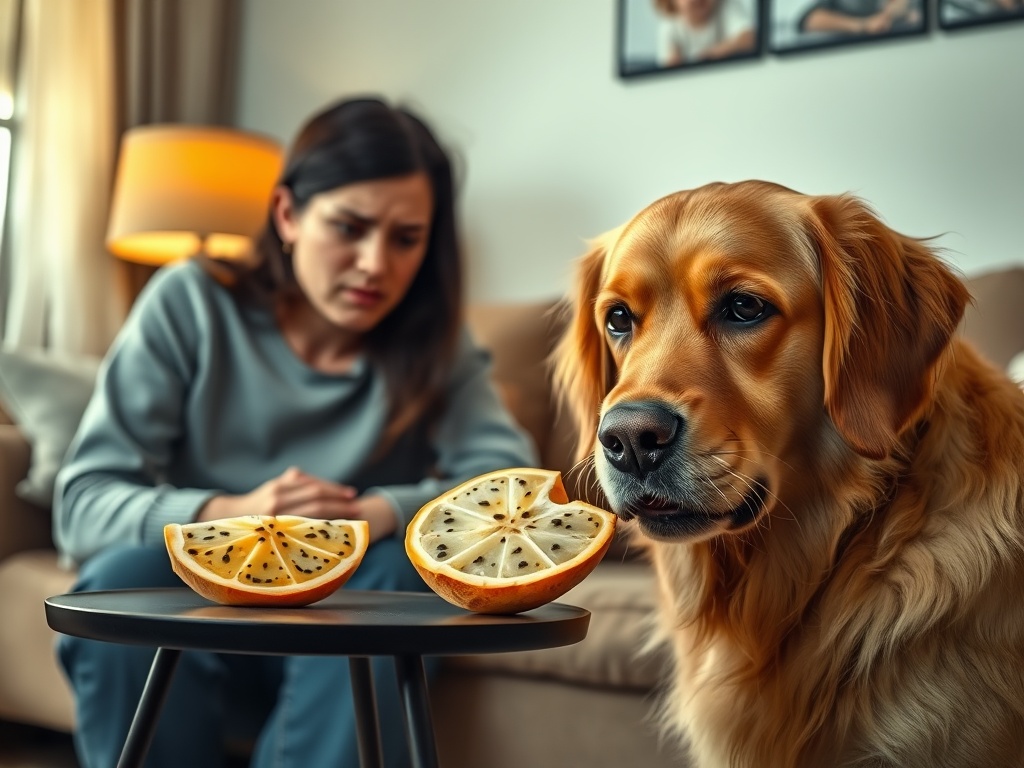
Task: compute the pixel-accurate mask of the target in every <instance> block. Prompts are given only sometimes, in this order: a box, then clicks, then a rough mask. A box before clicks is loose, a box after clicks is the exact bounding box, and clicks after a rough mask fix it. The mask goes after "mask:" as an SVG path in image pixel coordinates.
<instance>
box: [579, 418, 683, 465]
mask: <svg viewBox="0 0 1024 768" xmlns="http://www.w3.org/2000/svg"><path fill="white" fill-rule="evenodd" d="M685 431H686V424H685V422H684V421H683V419H682V418H681V417H680V416H679V415H678V414H675V413H673V412H672V411H670V410H669V409H668V408H666V407H665V406H663V405H661V404H660V403H656V402H653V401H639V402H631V403H622V404H620V405H616V406H614V407H612V408H611V409H610V410H609V411H608V413H606V414H605V415H604V418H603V419H601V425H600V427H599V428H598V430H597V439H598V440H600V441H601V445H602V447H603V448H604V455H605V458H606V459H608V463H609V464H611V465H612V466H613V467H615V469H617V470H619V472H623V473H625V474H628V475H632V476H633V477H635V478H636V479H637V480H640V481H643V479H644V478H645V477H646V476H647V475H648V473H650V472H652V471H653V470H655V469H657V468H658V466H659V465H660V464H661V462H662V461H663V460H664V458H665V456H666V454H667V453H668V452H669V451H670V450H671V449H672V447H673V445H674V444H675V443H676V441H677V440H678V439H679V438H680V436H681V435H682V434H683V433H684V432H685Z"/></svg>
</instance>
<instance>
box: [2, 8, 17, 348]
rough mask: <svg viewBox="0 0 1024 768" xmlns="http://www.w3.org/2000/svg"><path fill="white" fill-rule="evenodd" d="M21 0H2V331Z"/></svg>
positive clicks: (14, 132) (14, 137)
mask: <svg viewBox="0 0 1024 768" xmlns="http://www.w3.org/2000/svg"><path fill="white" fill-rule="evenodd" d="M20 21H21V0H0V255H3V258H0V289H2V290H0V330H2V329H3V318H4V315H6V309H7V307H6V303H7V302H6V293H7V288H6V286H7V283H8V279H7V275H8V274H9V269H10V267H9V266H8V259H7V258H6V242H7V241H6V238H5V237H4V234H5V232H6V230H7V226H6V222H7V208H8V199H9V195H8V193H9V191H10V185H11V182H10V176H11V150H12V149H13V146H14V142H15V141H16V140H17V115H18V110H17V108H16V106H17V105H16V102H15V99H16V90H17V81H18V51H19V45H18V43H19V38H20Z"/></svg>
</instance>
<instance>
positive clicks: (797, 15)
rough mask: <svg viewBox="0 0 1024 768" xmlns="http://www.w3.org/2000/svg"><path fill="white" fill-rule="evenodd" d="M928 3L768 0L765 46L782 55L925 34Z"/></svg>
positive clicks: (918, 0) (917, 0)
mask: <svg viewBox="0 0 1024 768" xmlns="http://www.w3.org/2000/svg"><path fill="white" fill-rule="evenodd" d="M930 8H931V2H930V1H929V0H769V7H768V22H767V24H766V28H767V37H768V49H769V50H770V51H771V52H772V53H773V54H778V55H785V54H789V53H798V52H803V51H811V50H820V49H822V48H835V47H837V46H849V45H861V44H865V43H874V42H878V41H880V40H893V39H895V38H904V37H917V36H919V35H926V34H928V30H929V29H930V26H931V22H930V14H931V10H930ZM815 26H817V27H818V29H815V28H814V27H815ZM808 27H810V28H808ZM828 27H832V29H828Z"/></svg>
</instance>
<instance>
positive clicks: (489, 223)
mask: <svg viewBox="0 0 1024 768" xmlns="http://www.w3.org/2000/svg"><path fill="white" fill-rule="evenodd" d="M244 9H245V16H244V24H243V46H242V61H241V72H240V93H239V107H238V115H237V122H238V123H239V125H241V126H243V127H247V128H252V129H257V130H262V131H266V132H269V133H271V134H274V135H277V136H279V137H281V138H283V139H288V138H290V137H291V135H292V134H293V132H294V131H295V130H296V128H297V126H298V124H299V122H300V121H301V119H302V118H304V117H305V116H306V115H307V114H309V113H310V112H311V111H312V110H314V109H316V108H318V107H320V106H321V105H323V104H325V103H326V102H328V101H330V100H333V99H334V98H336V97H338V96H341V95H343V94H351V93H360V92H379V93H383V94H385V95H387V96H389V97H392V98H399V99H410V98H411V101H412V103H414V104H416V105H418V106H419V107H420V111H421V112H422V113H423V114H424V115H425V116H426V117H427V118H428V119H430V120H431V121H432V123H433V124H434V125H435V126H436V127H437V129H438V130H439V132H440V133H441V134H442V135H443V137H444V138H445V139H446V140H447V141H448V142H449V143H450V144H453V145H454V146H455V147H457V148H458V150H459V151H460V152H461V154H462V155H463V158H464V161H465V165H466V166H467V169H466V179H465V184H464V187H463V189H464V197H463V220H464V229H465V231H466V234H467V238H468V243H469V246H470V256H471V258H472V265H471V281H470V290H471V296H472V297H473V298H475V299H487V300H495V299H507V300H519V299H524V298H539V297H547V296H551V295H554V294H556V293H559V292H561V291H563V290H564V288H565V287H566V285H567V283H568V279H569V271H570V263H571V261H572V259H573V258H575V256H577V255H578V254H579V253H580V252H581V249H582V242H583V239H584V238H587V237H591V236H593V235H596V234H598V233H600V232H602V231H604V230H605V229H609V228H611V227H613V226H616V225H617V224H619V223H621V222H622V221H623V220H625V219H626V218H628V217H629V216H631V215H632V214H633V213H634V212H635V211H636V210H638V209H639V208H641V207H642V206H644V205H645V204H647V203H648V202H650V201H651V200H653V199H655V198H656V197H658V196H661V195H663V194H666V193H668V192H671V191H674V190H677V189H682V188H686V187H690V186H696V185H699V184H703V183H705V182H708V181H713V180H726V181H729V180H738V179H743V178H754V177H756V178H763V179H769V180H772V181H776V182H779V183H782V184H785V185H787V186H791V187H794V188H796V189H798V190H801V191H804V192H809V193H815V194H828V193H835V192H843V191H851V192H854V193H857V194H859V195H861V196H863V197H865V198H866V199H868V200H869V201H870V202H871V203H872V204H873V205H874V206H875V207H876V208H877V209H878V210H879V211H880V212H881V213H882V215H883V217H884V218H885V219H886V220H887V221H888V222H889V223H890V224H891V225H893V226H894V227H896V228H898V229H901V230H903V231H905V232H906V233H908V234H911V235H915V236H931V235H942V237H941V238H940V239H939V240H938V243H939V244H940V245H942V246H944V247H945V248H947V249H948V258H949V259H950V260H951V261H952V262H953V263H955V264H956V265H957V266H959V267H960V268H961V269H962V270H964V271H965V272H967V273H968V274H973V273H976V272H978V271H980V270H982V269H984V268H987V267H990V266H994V265H998V264H1005V263H1010V262H1018V263H1019V262H1024V23H1021V22H1016V23H1010V24H1004V25H1002V26H1000V27H989V28H985V29H975V30H966V31H960V32H958V33H956V34H951V33H947V32H943V31H941V30H934V31H932V32H931V33H930V34H929V35H928V36H926V37H923V38H916V39H906V40H896V41H887V42H878V43H873V44H870V45H860V46H854V47H851V48H847V49H838V48H834V49H830V50H828V51H824V52H818V53H804V54H799V55H792V56H789V57H786V58H778V57H774V56H768V57H765V58H762V59H760V60H757V61H753V62H744V63H740V62H735V63H732V64H729V65H725V66H720V67H712V68H704V69H701V70H694V71H690V72H684V73H669V74H661V75H657V76H654V77H650V78H646V79H636V80H629V81H623V80H620V79H619V78H618V77H617V76H616V75H615V64H614V42H613V40H614V34H615V29H614V24H615V1H614V0H505V1H504V2H499V1H498V0H301V2H282V0H246V2H245V4H244Z"/></svg>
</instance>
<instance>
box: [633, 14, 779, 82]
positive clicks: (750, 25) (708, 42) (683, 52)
mask: <svg viewBox="0 0 1024 768" xmlns="http://www.w3.org/2000/svg"><path fill="white" fill-rule="evenodd" d="M763 16H764V14H763V2H762V0H618V29H617V37H618V40H617V45H616V51H617V58H618V71H619V75H620V76H621V77H634V76H637V75H649V74H654V73H658V72H672V71H680V70H688V69H693V68H697V67H704V66H707V65H711V64H720V63H722V62H726V61H736V60H737V59H752V58H756V57H758V56H760V55H761V51H762V48H763V45H762V35H761V27H762V23H761V21H762V19H763Z"/></svg>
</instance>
